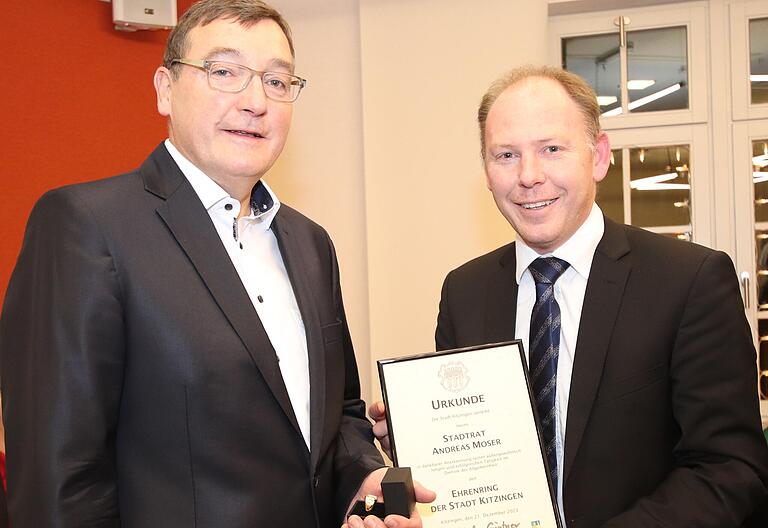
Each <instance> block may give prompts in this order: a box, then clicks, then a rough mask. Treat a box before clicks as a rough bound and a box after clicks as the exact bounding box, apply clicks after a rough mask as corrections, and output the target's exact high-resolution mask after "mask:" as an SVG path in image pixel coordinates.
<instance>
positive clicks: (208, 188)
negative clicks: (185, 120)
mask: <svg viewBox="0 0 768 528" xmlns="http://www.w3.org/2000/svg"><path fill="white" fill-rule="evenodd" d="M164 144H165V148H166V149H168V153H169V154H170V155H171V157H172V158H173V160H174V161H175V162H176V164H177V165H178V166H179V169H181V172H182V173H183V174H184V177H185V178H187V180H188V181H189V183H190V185H192V188H193V189H194V190H195V193H196V194H197V196H198V197H199V198H200V201H201V202H203V207H205V209H206V211H208V212H209V213H210V211H211V209H213V208H214V207H216V205H217V204H218V203H219V202H221V201H222V200H226V199H228V198H231V199H233V200H234V198H232V197H231V196H230V195H229V193H228V192H227V191H225V190H224V189H223V188H222V187H221V186H220V185H219V184H218V183H216V182H215V181H213V180H212V179H211V178H209V177H208V176H206V174H205V173H204V172H203V171H201V170H200V169H198V168H197V167H196V166H195V164H194V163H192V162H191V161H189V160H188V159H187V158H186V157H185V156H184V155H183V154H182V153H181V152H179V150H178V149H177V148H176V147H175V146H174V145H173V143H171V140H170V139H166V140H165V142H164ZM235 201H237V200H235ZM251 208H252V212H251V214H250V215H246V216H245V218H249V219H256V218H259V219H260V220H261V221H262V222H263V223H264V224H265V225H266V227H267V228H269V226H271V225H272V220H274V218H275V215H276V214H277V211H278V209H280V200H278V199H277V196H276V195H275V193H274V192H273V191H272V189H271V188H270V187H269V185H267V183H266V182H265V181H264V180H261V179H260V180H259V181H258V182H256V185H254V186H253V189H252V190H251Z"/></svg>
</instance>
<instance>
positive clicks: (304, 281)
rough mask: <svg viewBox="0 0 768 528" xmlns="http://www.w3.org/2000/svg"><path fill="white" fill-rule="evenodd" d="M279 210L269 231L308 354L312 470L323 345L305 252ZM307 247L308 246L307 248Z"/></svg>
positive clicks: (321, 412)
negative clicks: (290, 288) (301, 324)
mask: <svg viewBox="0 0 768 528" xmlns="http://www.w3.org/2000/svg"><path fill="white" fill-rule="evenodd" d="M285 212H286V211H284V210H283V209H281V211H279V212H278V214H277V216H276V217H275V219H274V221H273V222H272V229H273V231H274V232H275V236H276V237H277V242H278V245H279V246H280V253H281V254H282V256H283V262H284V263H285V268H286V270H287V271H288V277H289V278H290V280H291V285H292V286H293V293H294V295H295V296H296V303H297V304H298V306H299V311H300V312H301V318H302V320H303V322H304V331H305V333H306V336H307V353H308V354H309V390H310V395H309V402H310V444H311V445H310V447H311V449H310V460H311V467H312V468H314V467H315V465H316V464H317V458H318V456H319V454H320V451H321V446H322V440H323V425H324V424H325V423H326V421H325V384H326V379H325V344H324V342H323V335H322V330H321V323H320V315H319V314H318V313H317V304H316V303H315V298H314V292H313V290H312V288H311V286H310V284H309V281H308V278H307V274H306V273H305V271H304V270H306V269H308V268H307V267H306V263H305V262H304V251H303V250H302V247H303V245H302V243H301V242H300V240H299V238H298V236H299V234H298V233H297V232H296V230H295V229H294V226H293V225H292V222H291V218H290V216H289V215H287V214H285ZM307 246H308V244H307Z"/></svg>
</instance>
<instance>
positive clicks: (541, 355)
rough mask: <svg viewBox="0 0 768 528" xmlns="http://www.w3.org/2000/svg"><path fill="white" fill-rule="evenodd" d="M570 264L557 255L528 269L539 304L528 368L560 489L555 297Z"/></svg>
mask: <svg viewBox="0 0 768 528" xmlns="http://www.w3.org/2000/svg"><path fill="white" fill-rule="evenodd" d="M568 266H569V264H568V263H567V262H565V261H564V260H561V259H559V258H556V257H541V258H537V259H536V260H534V261H533V262H532V263H531V265H530V266H528V269H529V270H530V271H531V275H532V276H533V280H534V282H535V283H536V304H534V305H533V312H532V313H531V333H530V335H529V337H528V343H529V356H528V368H529V374H530V380H531V387H532V388H533V395H534V397H535V399H536V408H537V410H538V411H539V418H540V420H541V430H542V436H543V438H544V446H545V449H546V451H545V453H546V456H547V461H548V462H549V470H550V474H551V475H552V483H553V485H554V487H555V489H557V449H555V443H556V439H555V401H556V400H555V398H556V395H557V356H558V352H559V348H560V307H559V306H558V305H557V301H555V281H557V279H558V277H560V275H562V274H563V273H564V272H565V270H567V269H568Z"/></svg>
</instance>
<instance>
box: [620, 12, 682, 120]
mask: <svg viewBox="0 0 768 528" xmlns="http://www.w3.org/2000/svg"><path fill="white" fill-rule="evenodd" d="M627 75H628V83H627V88H628V89H629V110H630V112H655V111H658V110H677V109H680V108H688V38H687V31H686V28H685V26H680V27H669V28H661V29H646V30H642V31H629V32H627ZM640 81H643V82H640Z"/></svg>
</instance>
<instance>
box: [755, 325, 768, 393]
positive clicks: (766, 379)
mask: <svg viewBox="0 0 768 528" xmlns="http://www.w3.org/2000/svg"><path fill="white" fill-rule="evenodd" d="M757 334H758V335H759V336H760V337H759V340H760V341H759V343H758V365H759V368H760V373H761V375H760V396H761V397H762V398H763V399H768V319H758V320H757Z"/></svg>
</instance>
